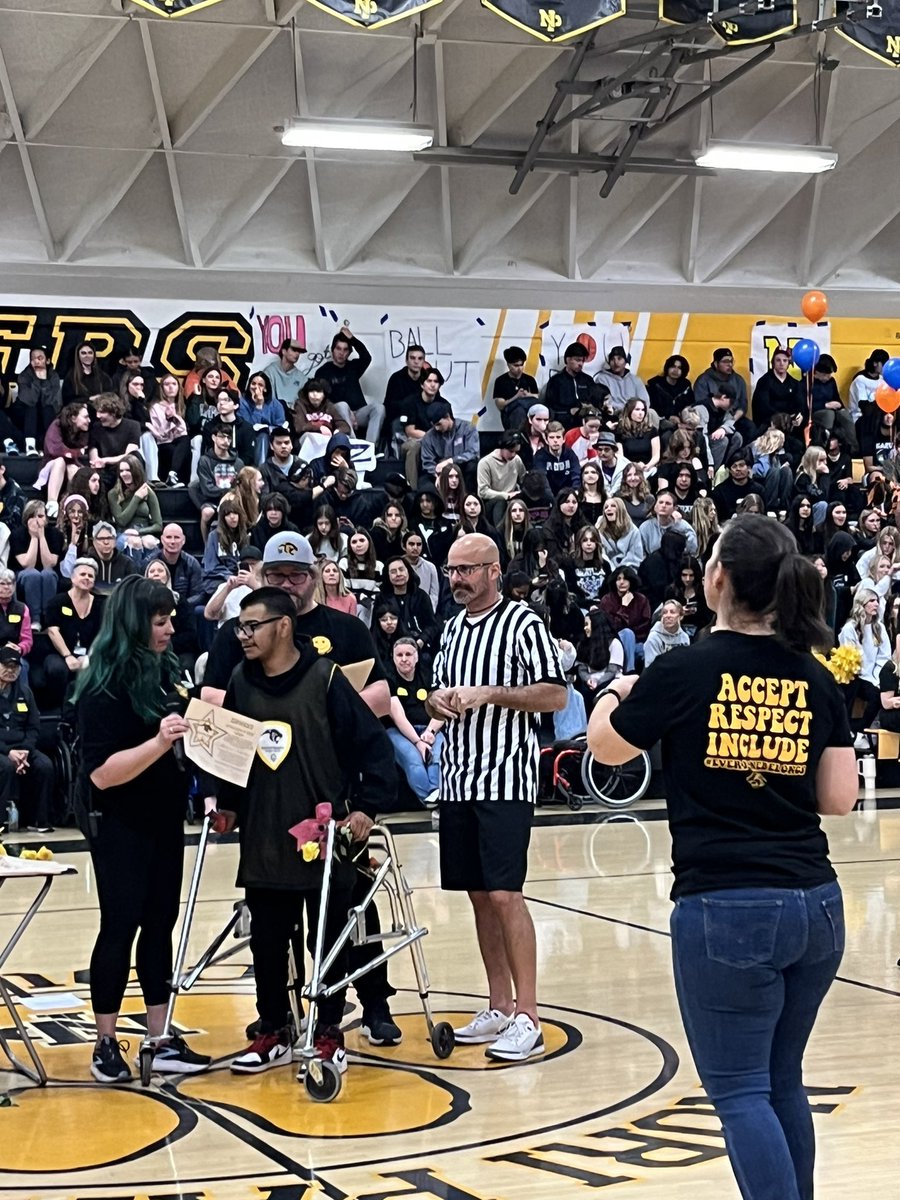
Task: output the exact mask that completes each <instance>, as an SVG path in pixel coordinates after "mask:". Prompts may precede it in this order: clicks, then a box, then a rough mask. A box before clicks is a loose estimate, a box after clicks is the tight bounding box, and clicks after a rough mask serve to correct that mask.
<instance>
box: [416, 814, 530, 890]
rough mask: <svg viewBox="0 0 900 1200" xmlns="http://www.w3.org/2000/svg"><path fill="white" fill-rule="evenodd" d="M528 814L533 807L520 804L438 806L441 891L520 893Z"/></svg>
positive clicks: (522, 880) (526, 845) (525, 851)
mask: <svg viewBox="0 0 900 1200" xmlns="http://www.w3.org/2000/svg"><path fill="white" fill-rule="evenodd" d="M533 813H534V809H533V806H532V805H531V804H527V803H524V802H523V801H521V800H475V801H471V800H460V801H445V802H442V803H441V805H440V822H439V824H438V834H439V840H440V847H441V887H442V888H443V889H444V891H447V892H521V891H522V888H523V887H524V886H525V876H526V874H527V872H528V843H529V842H530V841H531V819H532V816H533Z"/></svg>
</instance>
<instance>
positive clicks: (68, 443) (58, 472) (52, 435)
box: [35, 404, 91, 517]
mask: <svg viewBox="0 0 900 1200" xmlns="http://www.w3.org/2000/svg"><path fill="white" fill-rule="evenodd" d="M90 428H91V415H90V411H89V409H88V406H87V405H86V404H67V405H66V406H65V408H63V409H62V411H61V412H60V414H59V416H58V417H54V418H53V420H52V421H51V422H50V426H49V428H48V430H47V432H46V434H45V436H44V462H43V465H42V466H41V470H40V474H39V475H38V477H37V479H36V481H35V487H37V488H42V487H45V486H46V488H47V515H48V516H49V517H55V516H56V515H57V513H58V512H59V497H60V493H61V492H62V491H63V490H64V485H65V484H66V483H68V482H69V480H71V478H72V476H73V475H74V474H75V472H76V471H77V470H78V468H79V467H81V466H84V465H85V464H86V463H87V446H88V433H89V431H90Z"/></svg>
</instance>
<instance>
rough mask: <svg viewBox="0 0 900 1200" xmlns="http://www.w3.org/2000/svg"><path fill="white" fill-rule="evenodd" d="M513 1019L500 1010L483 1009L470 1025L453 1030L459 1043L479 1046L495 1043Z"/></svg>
mask: <svg viewBox="0 0 900 1200" xmlns="http://www.w3.org/2000/svg"><path fill="white" fill-rule="evenodd" d="M511 1020H512V1017H510V1016H507V1014H506V1013H505V1012H500V1010H499V1009H498V1008H483V1009H482V1010H481V1012H480V1013H476V1014H475V1016H474V1017H473V1018H472V1020H471V1021H470V1022H469V1023H468V1025H463V1026H462V1028H461V1029H454V1030H453V1037H454V1038H455V1039H456V1041H457V1042H462V1043H464V1044H465V1045H467V1046H474V1045H479V1044H480V1043H482V1042H495V1041H496V1040H497V1038H498V1037H499V1036H500V1034H501V1033H503V1031H504V1030H505V1029H506V1027H507V1025H509V1023H510V1021H511Z"/></svg>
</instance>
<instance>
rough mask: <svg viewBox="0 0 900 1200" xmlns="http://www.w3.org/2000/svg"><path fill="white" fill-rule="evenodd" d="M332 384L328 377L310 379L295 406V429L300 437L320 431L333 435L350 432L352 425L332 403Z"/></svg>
mask: <svg viewBox="0 0 900 1200" xmlns="http://www.w3.org/2000/svg"><path fill="white" fill-rule="evenodd" d="M330 396H331V386H330V385H329V383H328V381H327V380H326V379H308V380H307V381H306V383H304V385H303V387H302V388H301V389H300V395H299V396H298V397H297V403H296V405H295V406H294V429H295V431H296V433H297V435H298V437H303V435H304V434H305V433H319V434H323V435H324V436H325V437H329V438H330V437H331V436H332V434H335V433H345V434H349V433H350V425H349V424H348V422H347V421H345V420H344V418H343V417H342V416H341V414H340V413H339V412H338V410H337V409H336V408H335V407H334V405H333V404H332V403H331V400H330V399H329V397H330Z"/></svg>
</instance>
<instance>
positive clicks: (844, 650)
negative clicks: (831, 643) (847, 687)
mask: <svg viewBox="0 0 900 1200" xmlns="http://www.w3.org/2000/svg"><path fill="white" fill-rule="evenodd" d="M814 657H815V658H817V659H818V660H819V662H820V663H822V665H823V666H825V667H827V668H828V670H829V671H830V672H831V674H832V675H833V676H834V678H835V681H836V682H837V683H844V684H846V683H852V682H853V680H854V679H855V678H856V677H857V675H858V674H859V672H860V670H861V668H862V651H861V650H860V649H859V647H858V646H836V647H835V648H834V649H833V650H832V651H831V654H830V655H829V657H828V658H826V657H825V656H824V654H815V655H814Z"/></svg>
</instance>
